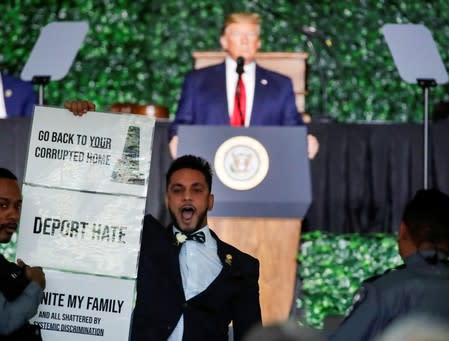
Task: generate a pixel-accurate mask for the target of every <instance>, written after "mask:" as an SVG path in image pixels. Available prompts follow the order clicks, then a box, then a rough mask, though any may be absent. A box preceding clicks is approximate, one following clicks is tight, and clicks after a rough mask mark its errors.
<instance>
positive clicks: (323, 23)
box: [0, 0, 449, 121]
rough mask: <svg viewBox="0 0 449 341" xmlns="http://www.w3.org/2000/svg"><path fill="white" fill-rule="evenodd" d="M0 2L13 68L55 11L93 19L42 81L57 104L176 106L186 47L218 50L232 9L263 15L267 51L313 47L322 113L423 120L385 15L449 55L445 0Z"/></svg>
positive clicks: (315, 110) (3, 39)
mask: <svg viewBox="0 0 449 341" xmlns="http://www.w3.org/2000/svg"><path fill="white" fill-rule="evenodd" d="M0 11H1V13H2V25H0V47H1V48H0V68H1V69H2V70H4V71H6V72H9V73H12V74H17V75H18V74H20V72H21V70H22V68H23V66H24V64H25V62H26V60H27V57H28V55H29V52H30V50H31V48H32V47H33V45H34V42H35V41H36V39H37V37H38V36H39V32H40V29H41V28H42V27H43V26H45V25H46V24H48V23H50V22H53V21H58V20H85V21H87V22H88V23H89V25H90V29H89V33H88V36H87V38H86V41H85V43H84V45H83V47H82V49H81V51H80V52H79V54H78V56H77V58H76V61H75V64H74V66H73V68H72V69H71V71H70V73H69V74H68V75H67V77H66V78H65V79H63V80H62V81H58V82H52V83H51V84H50V85H49V87H48V91H47V93H48V95H47V97H46V98H47V102H48V104H50V105H56V106H60V105H61V104H62V103H63V101H64V100H65V99H69V98H89V99H92V100H94V101H95V102H96V103H97V105H99V107H100V109H101V110H107V108H108V105H110V104H111V103H113V102H116V101H135V102H142V103H158V104H164V105H167V106H169V108H170V111H171V113H173V112H174V110H175V109H176V102H177V99H178V97H179V92H180V88H181V84H182V79H183V76H184V74H185V73H186V72H187V71H188V70H189V69H190V68H191V65H192V59H191V53H192V52H193V51H196V50H218V49H220V46H219V43H218V35H219V31H220V27H221V23H222V21H223V17H224V16H225V14H227V13H230V12H233V11H256V12H258V13H260V14H261V15H262V17H263V20H264V23H263V50H265V51H307V52H309V53H310V54H311V56H310V59H309V64H310V68H309V74H308V85H309V96H308V98H307V102H306V105H307V111H308V112H310V113H311V114H312V115H317V114H321V113H322V112H326V113H329V114H330V115H331V116H332V117H335V118H337V119H339V120H342V121H354V120H393V121H410V120H419V119H420V117H421V116H422V99H421V91H420V89H419V88H418V87H417V86H416V85H409V84H406V83H404V82H402V81H401V80H400V77H399V75H398V73H397V71H396V69H395V67H394V64H393V62H392V58H391V56H390V53H389V51H388V48H387V45H386V44H385V42H384V38H383V36H382V34H381V32H380V28H381V27H382V25H383V24H384V23H422V24H424V25H426V26H427V27H428V28H429V29H430V30H431V31H432V32H433V35H434V39H435V40H436V42H437V43H438V45H439V50H440V53H441V55H442V58H443V61H444V63H445V64H448V61H449V56H448V51H449V39H448V37H449V5H448V2H447V1H446V0H434V1H431V2H430V1H425V0H419V1H418V0H410V1H386V0H380V1H366V0H360V1H355V0H352V1H349V0H348V1H332V0H321V1H298V0H290V1H289V0H276V1H275V0H253V1H246V2H234V1H226V0H224V1H214V0H191V1H188V0H165V1H133V0H116V1H112V0H95V1H94V0H59V1H43V0H15V1H12V0H10V1H3V2H1V3H0ZM303 25H310V26H314V27H317V28H319V29H320V30H321V31H323V32H324V33H325V35H326V37H329V38H331V39H332V41H333V46H332V47H331V48H326V47H325V45H324V44H322V43H321V41H320V40H319V39H317V38H311V39H310V41H309V40H308V39H307V37H306V36H305V35H304V34H303V33H302V32H301V27H302V26H303ZM417 49H419V46H417ZM322 89H325V91H324V93H323V91H322ZM447 90H448V86H440V87H438V88H437V89H436V90H432V91H431V102H438V101H440V100H443V99H445V100H448V99H449V95H448V94H447V92H448V91H447ZM323 97H324V98H327V100H326V101H323Z"/></svg>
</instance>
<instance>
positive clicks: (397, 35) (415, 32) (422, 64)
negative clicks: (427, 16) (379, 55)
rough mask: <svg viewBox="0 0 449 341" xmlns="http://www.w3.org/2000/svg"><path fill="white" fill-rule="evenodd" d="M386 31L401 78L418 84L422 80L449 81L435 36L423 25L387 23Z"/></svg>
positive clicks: (384, 31) (383, 30) (441, 82)
mask: <svg viewBox="0 0 449 341" xmlns="http://www.w3.org/2000/svg"><path fill="white" fill-rule="evenodd" d="M382 32H383V34H384V36H385V40H386V41H387V44H388V48H389V49H390V52H391V55H392V56H393V60H394V63H395V64H396V68H397V69H398V71H399V75H400V76H401V78H402V79H403V80H404V81H405V82H407V83H412V84H416V83H417V80H418V79H433V80H435V81H436V82H437V83H438V84H445V83H447V82H448V74H447V71H446V68H445V67H444V64H443V61H442V60H441V57H440V54H439V53H438V48H437V45H436V44H435V41H434V40H433V37H432V33H431V32H430V31H429V30H428V29H427V27H425V26H423V25H415V24H386V25H384V26H383V27H382Z"/></svg>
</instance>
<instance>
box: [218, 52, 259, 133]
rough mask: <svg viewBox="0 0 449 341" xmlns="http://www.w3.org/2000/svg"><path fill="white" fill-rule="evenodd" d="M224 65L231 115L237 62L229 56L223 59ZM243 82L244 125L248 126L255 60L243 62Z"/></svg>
mask: <svg viewBox="0 0 449 341" xmlns="http://www.w3.org/2000/svg"><path fill="white" fill-rule="evenodd" d="M225 67H226V95H227V96H226V98H227V101H228V114H229V117H231V116H232V113H233V110H234V96H235V89H236V87H237V81H238V74H237V72H236V69H237V63H236V61H235V60H234V59H232V58H231V57H229V56H228V57H226V59H225ZM243 70H244V72H243V75H242V78H243V82H244V83H245V92H246V112H245V127H248V126H249V124H250V122H251V115H252V110H253V103H254V90H255V84H256V62H252V63H250V64H245V65H244V67H243Z"/></svg>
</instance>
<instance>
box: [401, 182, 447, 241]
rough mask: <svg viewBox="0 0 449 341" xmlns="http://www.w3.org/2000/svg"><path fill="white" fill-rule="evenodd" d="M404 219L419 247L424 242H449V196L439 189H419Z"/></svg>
mask: <svg viewBox="0 0 449 341" xmlns="http://www.w3.org/2000/svg"><path fill="white" fill-rule="evenodd" d="M402 221H403V222H404V224H405V225H407V227H408V230H409V232H410V236H411V238H412V240H413V242H414V243H415V245H416V246H417V247H419V245H420V244H421V243H423V242H431V243H441V242H443V243H449V196H448V195H446V194H445V193H443V192H440V191H439V190H437V189H428V190H419V191H418V192H416V194H415V196H414V197H413V199H412V200H411V201H410V202H409V203H408V204H407V206H406V207H405V210H404V214H403V216H402Z"/></svg>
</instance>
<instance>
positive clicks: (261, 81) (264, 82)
mask: <svg viewBox="0 0 449 341" xmlns="http://www.w3.org/2000/svg"><path fill="white" fill-rule="evenodd" d="M260 84H262V85H267V84H268V81H267V80H266V79H265V78H263V79H261V80H260Z"/></svg>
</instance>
